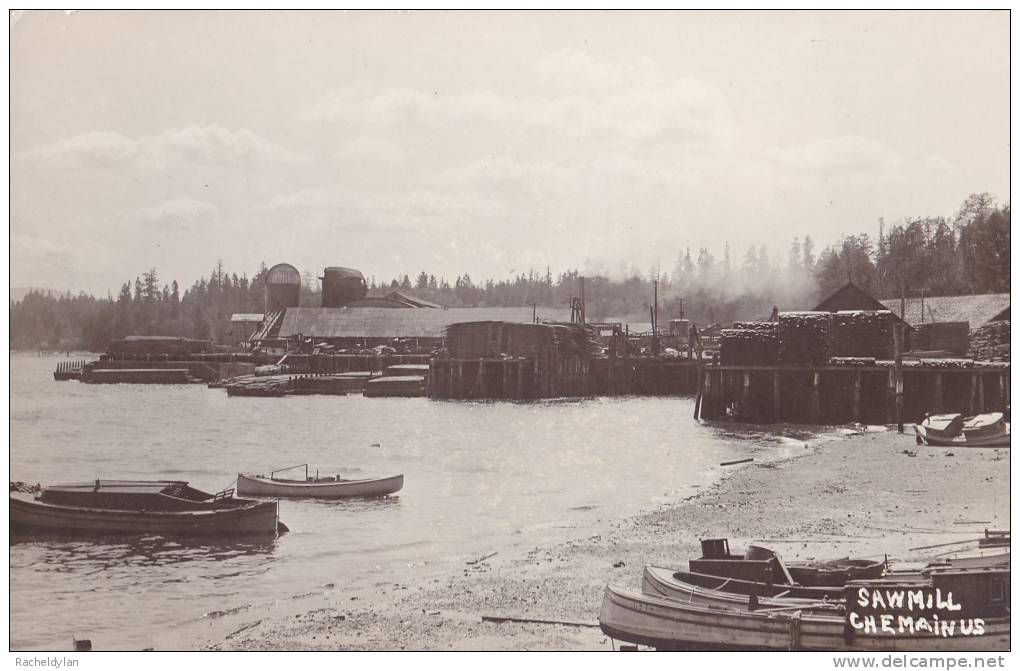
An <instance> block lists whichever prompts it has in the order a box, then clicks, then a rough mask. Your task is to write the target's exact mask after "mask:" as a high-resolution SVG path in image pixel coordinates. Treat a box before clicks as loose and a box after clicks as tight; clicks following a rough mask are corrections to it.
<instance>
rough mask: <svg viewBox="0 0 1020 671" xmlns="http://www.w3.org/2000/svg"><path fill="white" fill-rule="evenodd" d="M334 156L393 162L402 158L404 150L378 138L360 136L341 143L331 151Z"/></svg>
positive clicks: (373, 161) (385, 162)
mask: <svg viewBox="0 0 1020 671" xmlns="http://www.w3.org/2000/svg"><path fill="white" fill-rule="evenodd" d="M333 155H334V156H337V157H339V158H345V159H353V160H355V161H368V162H372V163H384V164H390V165H392V164H394V163H398V162H401V161H403V160H404V158H405V152H404V150H403V148H402V147H400V145H397V144H396V143H393V142H389V141H387V140H382V139H379V138H374V137H368V136H362V137H358V138H356V139H354V140H352V141H351V142H348V143H347V144H345V145H343V146H342V147H340V148H338V149H337V150H336V151H335V152H333Z"/></svg>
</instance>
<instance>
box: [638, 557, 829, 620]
mask: <svg viewBox="0 0 1020 671" xmlns="http://www.w3.org/2000/svg"><path fill="white" fill-rule="evenodd" d="M733 582H737V583H743V585H736V586H734V585H731V583H733ZM752 585H753V583H752ZM727 587H730V588H731V589H730V590H729V591H727V589H726V588H727ZM755 587H760V588H761V590H760V591H758V590H757V589H755V588H752V587H749V584H748V583H746V582H745V581H734V579H733V578H719V577H717V576H711V575H699V574H697V573H687V572H685V571H675V570H673V569H669V568H663V567H661V566H646V567H645V570H644V573H643V574H642V576H641V592H642V593H644V594H647V595H649V596H656V597H662V598H664V599H677V600H679V601H683V602H684V603H693V604H701V605H704V606H710V607H715V608H731V609H736V610H755V608H756V607H763V608H768V607H771V608H781V607H795V608H811V607H815V608H833V607H835V605H836V604H838V603H840V602H842V600H843V590H842V589H831V590H830V589H826V590H825V591H824V592H823V593H818V591H815V588H808V589H810V590H811V591H809V592H807V593H806V594H805V593H804V592H801V591H793V592H791V590H790V589H785V588H783V587H781V586H776V585H770V586H766V585H760V586H759V585H755ZM744 588H747V589H744ZM795 589H796V588H795Z"/></svg>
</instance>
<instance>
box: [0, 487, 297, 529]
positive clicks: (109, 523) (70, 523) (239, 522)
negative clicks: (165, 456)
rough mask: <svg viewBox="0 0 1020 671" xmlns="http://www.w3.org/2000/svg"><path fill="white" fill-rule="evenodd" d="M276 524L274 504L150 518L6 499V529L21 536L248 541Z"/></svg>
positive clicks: (142, 513)
mask: <svg viewBox="0 0 1020 671" xmlns="http://www.w3.org/2000/svg"><path fill="white" fill-rule="evenodd" d="M277 522H278V506H277V504H276V502H275V501H257V502H252V503H249V504H246V505H241V506H236V507H224V508H219V509H216V510H195V511H175V512H154V511H147V510H110V509H102V508H85V507H76V506H63V505H54V504H49V503H42V502H40V501H36V500H34V499H31V498H29V497H27V496H24V495H17V494H12V495H11V497H10V524H11V527H12V528H13V529H14V530H15V531H25V532H29V531H48V532H59V533H62V534H75V535H88V536H103V535H131V534H155V535H160V536H248V535H262V534H276V533H277Z"/></svg>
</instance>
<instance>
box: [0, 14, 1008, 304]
mask: <svg viewBox="0 0 1020 671" xmlns="http://www.w3.org/2000/svg"><path fill="white" fill-rule="evenodd" d="M10 25H11V77H12V78H11V124H12V125H11V129H12V134H11V151H12V160H11V171H12V173H11V174H12V185H11V231H10V233H11V284H12V286H37V287H50V288H55V289H60V290H65V289H69V290H72V291H79V290H83V291H87V292H90V293H95V294H96V295H105V294H106V293H107V292H108V291H109V292H112V293H113V294H114V295H116V293H117V291H118V289H119V287H120V286H121V284H123V283H124V282H125V281H129V280H133V278H135V277H136V276H139V275H140V274H141V273H143V272H145V271H147V270H149V269H150V268H156V270H157V272H158V275H159V278H160V279H161V281H164V282H169V281H170V280H172V279H176V280H177V281H178V282H179V283H181V284H182V285H183V287H187V286H190V284H191V283H192V282H194V281H196V280H197V279H198V278H199V277H200V276H208V275H209V273H210V271H211V270H212V269H213V268H214V267H215V266H216V263H217V261H218V260H220V259H222V261H223V264H224V266H225V268H226V269H227V270H228V271H232V272H236V273H238V274H239V275H240V274H241V273H242V272H245V273H247V274H248V275H249V276H251V275H252V274H254V272H255V271H256V270H257V269H258V267H259V264H260V263H261V262H265V263H266V264H268V265H272V264H274V263H277V262H284V261H285V262H288V263H291V264H293V265H295V266H297V268H298V269H299V270H301V271H302V272H303V273H308V274H311V275H321V271H322V268H324V267H326V266H348V267H355V268H359V269H361V270H362V271H363V272H364V273H365V275H366V276H367V277H375V278H376V279H377V280H378V281H388V280H389V279H391V278H393V277H397V276H402V275H403V274H404V273H407V274H409V275H411V276H412V277H414V276H415V275H417V273H418V272H420V271H422V270H424V271H427V272H429V273H433V274H435V275H437V276H445V277H446V278H448V279H449V281H450V282H451V283H452V282H453V280H454V278H456V277H457V276H458V275H461V274H464V273H469V274H470V275H471V277H472V278H473V279H475V280H476V281H477V280H480V279H482V278H489V277H491V278H494V279H497V280H498V279H503V278H507V277H511V276H514V275H516V274H519V273H522V272H523V273H527V272H528V270H529V269H536V270H539V271H541V272H544V271H545V269H546V267H550V268H551V269H552V271H553V273H556V272H559V271H563V270H567V269H573V268H576V269H579V270H581V271H582V272H585V273H589V274H592V273H607V274H610V275H618V274H620V273H623V272H625V271H627V270H628V269H634V268H636V269H638V270H640V271H641V272H642V273H645V274H647V273H648V272H650V270H651V269H653V268H655V267H657V266H660V267H661V268H662V269H663V270H665V271H666V272H669V271H671V270H672V268H673V266H674V264H675V262H676V259H677V256H678V254H679V253H680V252H681V250H683V249H685V248H687V247H690V248H691V249H692V253H696V250H697V249H698V248H700V247H703V246H704V247H708V248H710V249H711V250H712V251H713V253H714V254H715V255H716V256H717V257H721V255H722V250H723V246H724V245H725V244H726V243H727V242H728V243H729V244H730V245H731V247H732V249H733V250H734V252H733V253H734V257H735V259H736V260H738V261H739V259H741V258H742V256H743V253H744V251H745V250H746V248H747V246H748V245H766V246H767V247H768V249H769V253H770V257H771V258H773V259H775V258H777V257H779V258H782V257H783V256H784V255H785V254H786V251H787V249H788V248H789V246H790V242H791V241H792V239H793V238H794V236H797V237H799V238H803V237H805V236H807V235H810V236H811V237H812V239H813V240H814V241H815V243H816V249H821V248H822V247H824V246H825V245H828V244H832V243H834V242H836V241H837V240H838V239H839V238H840V237H842V236H843V235H846V234H853V233H858V232H867V233H870V234H872V235H876V234H877V232H878V220H879V218H880V217H881V218H884V219H885V221H886V222H887V223H892V222H895V221H897V220H900V219H903V218H905V217H916V216H938V215H947V216H948V215H952V213H953V212H955V211H956V209H957V208H958V207H959V205H960V204H961V203H962V202H963V200H964V199H965V198H966V197H967V195H969V194H971V193H975V192H985V191H987V192H991V193H992V194H993V195H995V196H997V197H998V199H999V201H1000V202H1006V201H1008V197H1009V122H1010V118H1009V103H1010V100H1009V14H1008V12H1005V11H999V12H977V11H976V12H662V11H659V12H602V11H589V12H543V13H535V12H439V11H435V12H410V13H408V12H384V11H379V12H341V11H303V12H284V11H275V12H273V11H250V12H242V11H234V12H230V11H227V12H200V11H164V12H158V11H145V12H128V11H79V12H73V13H64V12H47V11H31V12H27V13H16V14H15V15H14V17H13V18H12V20H11V22H10Z"/></svg>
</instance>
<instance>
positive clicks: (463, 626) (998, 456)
mask: <svg viewBox="0 0 1020 671" xmlns="http://www.w3.org/2000/svg"><path fill="white" fill-rule="evenodd" d="M805 447H806V449H807V450H809V453H808V454H805V455H794V456H790V457H787V458H785V459H782V460H777V461H771V462H766V463H749V464H747V465H746V466H741V467H740V468H738V469H736V470H734V471H733V472H732V473H726V474H724V475H723V476H722V477H721V478H719V479H718V480H716V481H715V482H714V483H713V484H712V485H710V486H708V487H706V488H705V489H703V490H702V491H700V492H697V493H696V494H693V495H691V496H688V497H686V498H685V499H683V500H681V501H679V502H675V503H668V504H661V505H660V506H659V507H657V508H655V509H653V510H651V511H647V512H643V513H639V514H637V515H636V516H632V517H628V518H623V519H615V520H612V519H610V520H605V521H604V522H603V530H602V531H601V533H597V534H595V535H592V536H589V537H587V538H575V539H572V540H567V541H565V542H560V543H556V544H553V545H550V546H548V547H535V548H533V549H531V550H530V551H527V552H524V551H522V552H521V553H519V554H518V555H516V556H499V555H497V556H494V557H491V558H489V559H487V560H484V561H481V562H478V563H476V564H474V565H465V566H464V568H463V570H462V572H460V573H451V574H450V575H448V576H446V577H445V578H438V579H437V578H432V579H431V580H430V581H429V582H427V583H426V584H412V585H404V586H400V589H396V588H389V589H387V590H384V589H383V588H382V587H381V586H380V589H378V590H377V591H376V592H375V593H373V594H372V595H371V598H369V596H367V595H364V594H362V595H355V596H353V597H352V596H351V595H349V594H341V593H329V594H326V595H324V597H325V599H324V601H320V603H321V604H322V607H320V608H316V609H308V608H307V606H308V605H310V604H305V605H304V606H300V605H297V604H295V606H296V608H294V609H291V612H289V613H282V612H281V613H271V614H262V618H261V619H260V618H258V617H257V616H258V614H257V613H248V614H247V616H246V618H245V621H244V622H241V621H238V622H232V623H231V625H236V626H234V627H233V631H231V632H230V633H229V634H227V635H225V636H223V638H222V640H220V641H218V642H215V641H213V642H209V643H208V644H207V645H205V646H203V647H202V649H206V650H611V649H612V642H611V641H610V640H609V639H608V638H607V637H606V636H605V635H603V633H602V631H601V630H600V629H598V628H597V626H589V625H597V621H598V610H599V605H600V604H601V598H602V591H603V589H604V587H605V585H606V583H608V582H612V583H614V584H620V585H625V586H631V587H636V586H638V585H639V584H640V579H641V571H642V568H643V567H644V566H645V565H646V564H658V565H665V566H685V565H686V560H687V559H688V558H690V557H697V556H700V543H699V541H700V539H701V538H716V537H718V538H729V540H730V544H731V546H732V547H733V548H734V550H735V551H739V550H740V549H742V548H744V547H746V546H747V545H748V544H750V543H752V542H754V543H757V544H761V545H765V546H767V547H771V548H773V549H774V550H776V551H777V552H779V553H780V554H781V555H782V556H783V557H784V558H785V559H788V560H798V559H811V558H815V559H826V558H832V557H844V556H847V555H849V556H853V557H876V558H881V557H883V556H885V555H888V557H889V559H890V560H891V561H892V560H897V561H924V560H928V559H932V558H934V557H935V556H936V555H937V554H939V553H942V552H947V551H952V550H954V549H968V548H970V547H973V545H967V544H959V545H948V546H944V547H937V548H928V549H917V548H922V547H926V546H934V545H941V544H944V543H956V542H958V541H961V540H965V539H976V538H978V537H979V536H981V535H982V533H983V531H984V529H985V528H991V529H1008V528H1009V521H1010V519H1009V450H1008V449H973V448H972V449H957V450H955V452H954V451H953V450H952V449H949V448H930V447H921V446H918V445H916V444H915V442H914V440H913V436H912V435H911V434H904V435H900V434H897V433H896V432H895V430H890V431H885V432H879V433H875V432H871V433H863V434H856V435H849V436H845V437H844V438H842V439H837V440H830V441H825V442H822V443H820V444H815V445H810V444H808V445H806V446H805ZM911 453H913V454H914V455H916V456H911ZM911 548H914V549H913V550H912V549H911ZM483 616H490V617H497V618H522V619H537V620H547V621H558V622H568V623H572V624H571V625H557V624H535V623H519V622H502V623H491V622H483V621H482V617H483ZM574 625H578V626H574Z"/></svg>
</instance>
